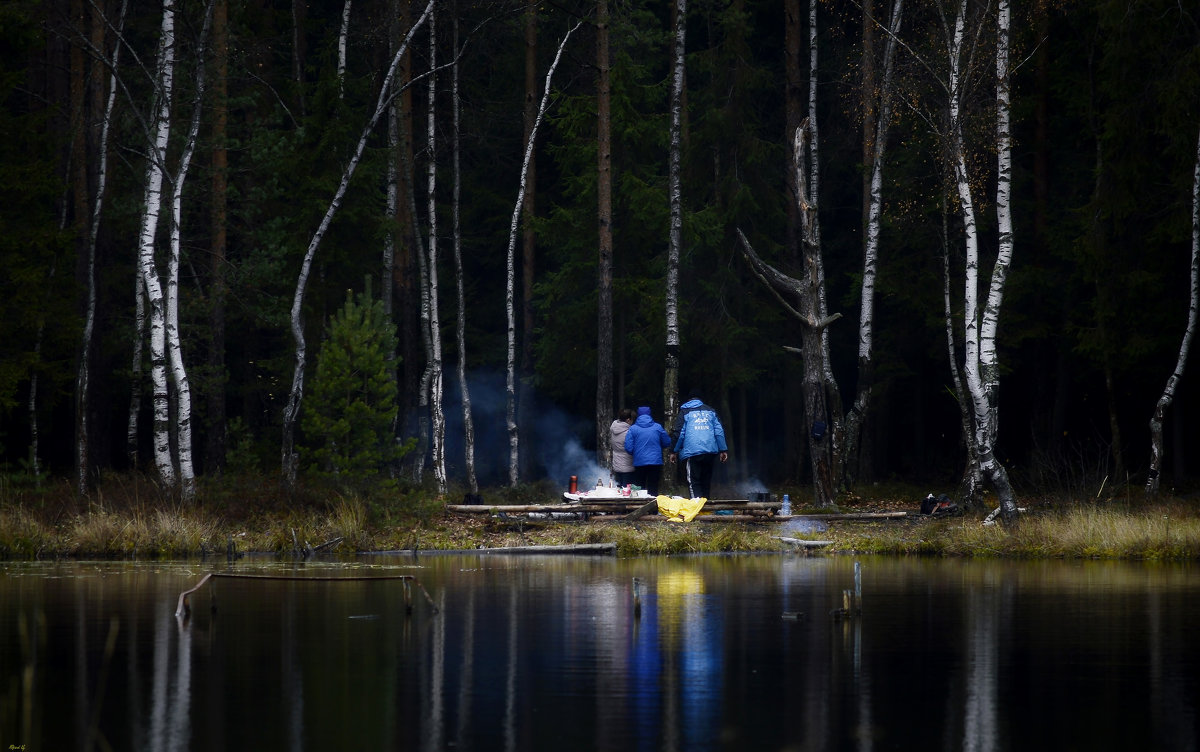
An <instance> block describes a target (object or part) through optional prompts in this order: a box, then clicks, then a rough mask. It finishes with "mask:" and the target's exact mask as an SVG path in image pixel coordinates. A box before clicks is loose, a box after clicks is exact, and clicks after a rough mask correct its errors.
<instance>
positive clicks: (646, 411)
mask: <svg viewBox="0 0 1200 752" xmlns="http://www.w3.org/2000/svg"><path fill="white" fill-rule="evenodd" d="M649 414H650V408H649V407H647V406H646V405H642V406H641V407H639V408H638V416H639V417H640V416H642V415H649Z"/></svg>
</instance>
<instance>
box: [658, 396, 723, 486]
mask: <svg viewBox="0 0 1200 752" xmlns="http://www.w3.org/2000/svg"><path fill="white" fill-rule="evenodd" d="M688 396H690V397H691V399H689V400H688V401H687V402H684V403H683V404H682V405H680V406H679V418H678V419H677V420H676V422H675V425H676V427H677V430H676V436H675V446H674V447H673V448H672V450H671V461H672V462H673V461H675V460H676V458H678V459H679V460H681V461H682V462H683V463H684V468H683V469H684V475H685V477H686V478H687V484H688V493H689V494H690V495H691V498H693V499H708V498H711V496H710V494H711V493H712V476H713V468H714V467H715V466H716V462H717V459H718V458H719V459H720V460H721V462H727V461H728V460H729V447H728V446H727V445H726V444H725V428H724V426H722V425H721V419H720V418H718V417H717V411H716V410H714V409H712V408H711V407H709V406H708V405H706V404H704V402H703V401H702V400H701V399H700V392H699V391H698V390H695V389H693V390H692V391H690V392H688Z"/></svg>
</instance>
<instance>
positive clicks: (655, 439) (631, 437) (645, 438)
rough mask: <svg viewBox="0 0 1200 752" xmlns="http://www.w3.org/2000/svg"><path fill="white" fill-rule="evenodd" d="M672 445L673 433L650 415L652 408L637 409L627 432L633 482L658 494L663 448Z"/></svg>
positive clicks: (627, 449)
mask: <svg viewBox="0 0 1200 752" xmlns="http://www.w3.org/2000/svg"><path fill="white" fill-rule="evenodd" d="M669 446H671V435H670V434H669V433H667V429H665V428H663V427H662V425H660V424H658V423H655V422H654V418H651V417H650V408H649V407H646V406H645V405H643V406H642V407H639V408H638V409H637V420H635V421H634V422H633V425H632V426H630V427H629V430H628V431H626V432H625V451H627V452H629V453H630V454H632V455H633V482H634V483H636V484H637V485H639V486H641V487H642V488H644V489H646V490H647V491H649V492H650V495H651V496H658V483H659V480H660V479H661V478H662V465H663V450H664V449H666V448H667V447H669Z"/></svg>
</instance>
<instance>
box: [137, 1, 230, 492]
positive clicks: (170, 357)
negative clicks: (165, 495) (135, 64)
mask: <svg viewBox="0 0 1200 752" xmlns="http://www.w3.org/2000/svg"><path fill="white" fill-rule="evenodd" d="M211 18H212V3H211V2H210V3H209V4H208V5H207V6H206V8H205V15H204V25H203V29H202V31H201V35H200V44H199V49H198V51H197V55H196V58H197V60H198V61H200V62H199V63H198V65H197V71H196V91H195V100H194V102H193V106H192V119H191V126H190V128H189V130H188V133H187V135H186V137H185V140H184V145H183V152H182V154H181V155H180V158H179V165H178V167H177V169H176V171H175V174H174V175H173V176H171V195H170V205H169V207H168V222H169V227H168V238H169V240H168V243H169V248H168V254H167V256H168V258H167V277H166V281H165V283H164V281H163V279H162V278H161V277H160V275H159V272H158V265H157V261H156V258H155V257H156V245H157V244H156V240H155V236H156V234H157V230H158V223H159V218H160V214H161V212H162V200H163V195H162V189H163V185H162V184H163V181H164V179H166V177H167V173H166V168H165V165H166V159H167V148H168V146H169V143H170V136H171V105H172V99H173V94H174V75H175V57H176V56H175V51H176V44H177V38H176V31H175V6H174V2H173V0H164V2H163V18H162V27H161V29H160V32H159V34H160V36H159V50H158V67H157V70H156V73H155V86H154V92H153V94H154V99H155V107H154V115H153V124H154V130H153V133H154V141H153V143H152V144H150V150H149V157H148V160H147V176H146V186H145V196H144V200H145V203H144V208H143V214H142V227H141V235H140V242H139V252H138V267H139V273H140V276H141V284H142V286H143V287H144V289H145V292H146V302H147V304H148V312H149V327H150V328H149V343H150V378H151V387H152V390H153V410H154V439H153V446H154V463H155V468H156V470H157V473H158V479H159V482H160V483H161V484H162V486H163V488H166V489H173V488H174V487H175V486H176V485H177V484H180V485H181V488H182V494H183V498H184V500H190V499H191V498H192V497H193V496H194V494H195V478H196V476H195V469H194V466H193V463H192V436H191V388H190V385H189V382H188V377H187V369H186V367H185V365H184V362H183V349H182V345H181V342H180V333H179V296H178V288H179V257H180V249H181V232H182V231H181V227H182V223H181V214H182V212H183V187H184V185H185V184H186V182H187V174H188V169H189V167H190V165H191V159H192V154H193V153H194V152H195V146H196V137H197V134H198V133H199V129H200V113H201V107H200V103H201V101H202V100H203V96H204V65H203V62H202V61H203V50H204V43H205V40H206V38H207V35H208V29H209V24H210V21H211ZM168 371H169V374H170V378H171V382H172V383H173V385H174V387H175V398H176V399H175V440H176V442H175V443H176V454H175V455H174V456H172V452H171V430H170V429H171V409H170V402H169V398H170V390H169V389H168V386H167V375H168ZM176 461H177V462H178V468H176ZM177 473H178V474H177Z"/></svg>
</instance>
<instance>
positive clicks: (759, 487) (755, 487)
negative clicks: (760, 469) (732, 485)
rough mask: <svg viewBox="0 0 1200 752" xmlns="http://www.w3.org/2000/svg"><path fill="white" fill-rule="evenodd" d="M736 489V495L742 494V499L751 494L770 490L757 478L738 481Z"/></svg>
mask: <svg viewBox="0 0 1200 752" xmlns="http://www.w3.org/2000/svg"><path fill="white" fill-rule="evenodd" d="M736 488H737V490H738V493H740V494H742V496H743V497H745V496H747V495H748V494H752V493H766V492H767V491H769V490H770V489H769V488H767V486H766V484H765V483H763V482H762V481H761V480H759V479H758V478H746V479H745V480H742V481H739V482H738V483H737V484H736Z"/></svg>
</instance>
